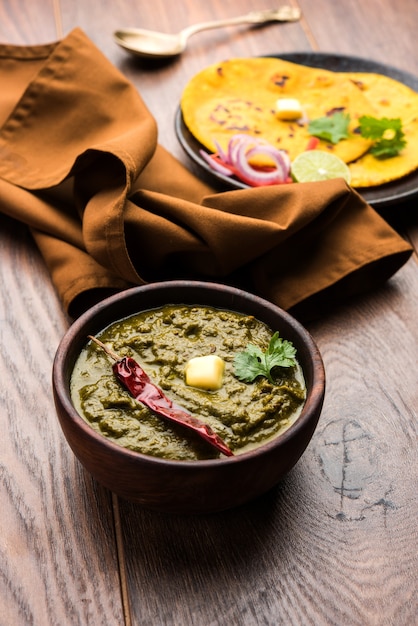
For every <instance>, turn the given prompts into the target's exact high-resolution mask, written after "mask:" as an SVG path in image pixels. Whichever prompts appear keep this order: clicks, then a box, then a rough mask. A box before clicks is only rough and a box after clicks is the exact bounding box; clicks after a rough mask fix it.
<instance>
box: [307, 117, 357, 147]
mask: <svg viewBox="0 0 418 626" xmlns="http://www.w3.org/2000/svg"><path fill="white" fill-rule="evenodd" d="M349 123H350V116H349V114H348V113H342V112H341V111H338V112H337V113H333V115H325V116H324V117H318V118H317V119H315V120H312V121H311V122H310V123H309V126H308V131H309V133H310V134H311V135H313V136H314V137H319V139H325V140H326V141H330V142H331V143H333V144H336V143H338V142H339V141H341V139H347V137H348V125H349Z"/></svg>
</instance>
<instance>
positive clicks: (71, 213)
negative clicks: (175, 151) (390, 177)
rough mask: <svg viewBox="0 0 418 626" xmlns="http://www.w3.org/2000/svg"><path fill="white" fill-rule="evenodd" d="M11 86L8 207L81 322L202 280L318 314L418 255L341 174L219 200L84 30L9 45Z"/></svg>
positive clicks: (4, 64) (4, 123) (3, 111)
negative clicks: (150, 293)
mask: <svg viewBox="0 0 418 626" xmlns="http://www.w3.org/2000/svg"><path fill="white" fill-rule="evenodd" d="M0 81H1V84H2V91H1V96H0V128H1V130H0V211H2V212H3V213H6V214H8V215H9V216H12V217H13V218H15V219H17V220H20V221H22V222H24V223H25V224H27V225H28V226H29V228H30V229H31V232H32V233H33V236H34V238H35V241H36V242H37V245H38V246H39V249H40V251H41V253H42V255H43V257H44V259H45V262H46V264H47V266H48V268H49V270H50V273H51V276H52V279H53V281H54V284H55V286H56V288H57V291H58V294H59V296H60V298H61V300H62V303H63V306H64V307H65V309H66V311H67V312H68V313H69V315H70V316H73V317H74V316H77V315H79V314H80V313H81V312H82V311H83V310H85V308H87V307H88V306H90V305H91V304H93V303H94V302H96V301H97V300H99V299H101V298H103V297H104V296H105V295H107V294H109V293H111V292H113V291H115V290H122V289H126V288H128V287H131V286H133V285H137V284H143V283H145V282H150V281H160V280H167V279H168V280H169V279H174V278H188V279H193V278H197V279H200V280H202V279H203V280H211V281H212V280H215V281H219V282H228V283H231V284H236V285H238V286H241V287H245V288H246V289H248V290H250V291H252V292H255V293H257V294H259V295H261V296H263V297H266V298H268V299H269V300H271V301H273V302H275V303H276V304H278V305H279V306H281V307H283V308H284V309H287V310H291V311H292V312H294V313H295V314H296V315H299V316H300V317H308V316H310V315H312V314H315V312H317V311H318V310H321V309H323V308H324V307H325V306H328V305H329V304H330V303H333V302H335V301H340V300H342V299H344V298H347V297H349V296H351V295H353V294H358V293H361V292H364V291H366V290H368V289H371V288H373V287H375V286H376V285H378V284H381V283H382V282H383V281H385V280H387V279H388V278H389V277H390V276H391V275H392V274H393V273H394V272H396V271H397V270H398V269H399V268H400V267H401V266H402V265H403V264H404V263H405V262H406V260H407V259H408V258H409V256H410V254H411V252H412V249H411V248H410V246H409V245H408V244H407V243H406V241H404V240H403V239H402V238H401V237H400V236H399V235H398V234H397V233H396V232H395V231H394V230H393V229H392V228H391V227H390V226H389V225H388V224H387V223H386V222H385V221H384V220H383V219H382V218H381V217H380V216H379V215H378V214H377V213H376V212H375V211H374V210H373V209H372V208H371V207H370V206H368V205H367V204H366V203H365V202H364V200H363V199H362V198H361V196H360V195H359V194H357V193H356V192H355V191H354V190H353V189H351V188H350V187H348V186H347V185H346V184H345V182H344V181H343V180H341V179H336V180H331V181H325V182H321V183H305V184H293V185H277V186H271V187H265V188H257V189H245V190H234V191H225V192H216V191H215V189H213V188H211V187H210V186H209V185H208V184H206V183H204V182H202V181H201V180H199V179H198V178H197V177H195V176H194V175H193V174H191V173H190V172H189V171H188V170H187V169H186V168H185V167H184V166H183V165H182V164H181V163H180V162H179V161H177V160H176V159H175V158H174V157H173V156H172V155H170V154H169V153H168V152H167V151H166V150H165V149H164V148H163V147H162V146H161V145H159V144H158V142H157V127H156V123H155V120H154V118H153V116H152V114H151V113H150V111H149V110H148V109H147V108H146V106H145V104H144V102H143V101H142V99H141V97H140V95H139V94H138V93H137V91H136V89H135V88H134V86H133V85H132V84H131V83H130V82H129V81H128V80H127V79H126V78H125V77H124V76H123V75H122V74H121V73H120V72H119V71H118V70H117V69H116V68H115V67H114V66H113V65H112V64H111V63H110V62H109V61H108V60H107V59H106V58H105V57H104V56H103V54H102V53H101V52H100V51H99V50H98V49H97V48H96V47H95V46H94V44H93V43H92V42H91V41H90V40H89V39H88V37H87V36H86V35H85V34H84V33H83V32H82V31H81V30H80V29H75V30H74V31H72V32H71V33H69V35H67V36H66V37H65V38H64V39H63V40H62V41H60V42H57V43H53V44H47V45H39V46H9V45H3V46H0ZM155 88H156V89H158V83H156V86H155Z"/></svg>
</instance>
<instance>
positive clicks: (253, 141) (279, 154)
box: [200, 134, 291, 187]
mask: <svg viewBox="0 0 418 626" xmlns="http://www.w3.org/2000/svg"><path fill="white" fill-rule="evenodd" d="M214 143H215V147H216V150H217V152H216V153H214V154H208V153H207V152H204V151H203V150H201V151H200V154H201V155H202V157H203V158H204V159H205V161H206V162H207V163H208V164H209V165H210V167H211V168H212V169H213V170H214V171H216V172H218V173H220V174H223V175H224V176H232V175H234V176H236V177H237V178H239V179H241V180H242V181H243V182H244V183H246V184H247V185H250V186H253V187H258V186H263V185H275V184H281V183H288V182H291V178H290V165H291V164H290V159H289V156H288V154H287V152H285V151H284V150H278V149H277V148H275V147H274V146H272V145H271V144H269V143H268V142H267V141H265V140H263V139H258V138H256V137H251V136H250V135H244V134H238V135H233V136H232V137H231V138H230V140H229V142H228V146H227V150H226V151H225V150H223V149H222V148H221V146H220V145H219V143H218V142H217V141H215V142H214ZM254 156H266V157H268V158H269V160H270V161H272V166H270V165H269V166H268V167H254V166H253V165H252V164H251V163H250V160H251V159H252V158H253V157H254Z"/></svg>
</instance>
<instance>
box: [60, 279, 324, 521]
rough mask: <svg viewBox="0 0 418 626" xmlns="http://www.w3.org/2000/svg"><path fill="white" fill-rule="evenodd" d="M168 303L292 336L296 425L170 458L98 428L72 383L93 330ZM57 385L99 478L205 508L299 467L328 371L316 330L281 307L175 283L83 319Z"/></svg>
mask: <svg viewBox="0 0 418 626" xmlns="http://www.w3.org/2000/svg"><path fill="white" fill-rule="evenodd" d="M165 304H201V305H207V306H214V307H218V308H221V309H229V310H233V311H237V312H241V313H245V314H249V315H254V316H255V317H256V318H258V319H259V320H261V321H263V322H265V323H266V324H268V326H270V328H271V329H272V330H278V331H279V332H280V335H281V336H282V337H284V338H285V339H288V340H290V341H292V342H293V344H294V345H295V347H296V349H297V357H298V360H299V363H300V365H301V366H302V369H303V372H304V375H305V380H306V385H307V392H308V393H307V400H306V403H305V406H304V408H303V411H302V413H301V415H300V416H299V417H298V419H297V420H296V421H295V423H294V424H293V425H292V426H291V427H290V428H289V429H288V430H286V431H285V432H284V433H283V434H281V435H279V436H277V437H276V438H275V439H274V440H272V441H270V442H269V443H266V444H265V445H263V446H260V447H259V448H256V449H254V450H251V451H249V452H246V453H244V454H241V455H237V456H233V457H223V458H221V459H215V460H209V461H171V460H165V459H159V458H155V457H151V456H147V455H144V454H139V453H137V452H132V451H130V450H127V449H125V448H122V447H120V446H118V445H116V444H114V443H112V442H111V441H109V440H108V439H106V438H105V437H103V436H102V435H100V434H98V433H97V432H95V431H94V430H93V429H92V428H91V427H90V426H89V425H88V424H87V423H86V422H85V421H84V420H83V419H82V418H81V417H80V415H79V414H78V413H77V411H76V410H75V409H74V407H73V405H72V402H71V398H70V389H69V386H70V377H71V373H72V370H73V367H74V364H75V361H76V359H77V357H78V355H79V353H80V351H81V350H82V348H83V347H84V346H85V344H86V341H87V335H89V334H91V335H94V334H96V333H98V332H99V331H101V330H102V329H103V328H104V327H106V326H108V325H109V324H111V323H112V322H114V321H116V320H119V319H122V318H124V317H126V316H128V315H132V314H134V313H138V312H140V311H144V310H147V309H152V308H156V307H159V306H163V305H165ZM53 391H54V399H55V405H56V410H57V414H58V418H59V421H60V424H61V427H62V430H63V432H64V435H65V437H66V438H67V441H68V443H69V445H70V447H71V449H72V450H73V452H74V454H75V455H76V457H77V458H78V459H79V461H80V462H81V463H82V465H83V466H84V467H85V468H86V469H87V471H88V472H90V473H91V474H92V475H93V476H94V477H95V478H96V480H97V481H98V482H100V483H101V484H102V485H104V486H105V487H107V488H108V489H110V490H111V491H113V492H114V493H116V494H117V495H119V496H121V497H122V498H125V499H128V500H131V501H133V502H137V503H139V504H141V505H143V506H145V507H148V508H151V509H154V510H158V511H165V512H172V513H187V514H195V513H196V514H197V513H199V514H200V513H209V512H215V511H221V510H224V509H228V508H232V507H235V506H238V505H240V504H243V503H245V502H247V501H249V500H251V499H253V498H255V497H257V496H259V495H261V494H263V493H265V492H266V491H268V490H269V489H271V488H272V487H273V486H274V485H276V484H277V483H278V482H279V481H280V479H281V478H282V477H283V476H284V475H285V474H286V473H287V472H288V471H289V470H290V469H291V468H292V467H293V466H294V465H295V463H296V462H297V461H298V459H299V458H300V456H301V455H302V453H303V452H304V450H305V449H306V447H307V445H308V443H309V441H310V439H311V437H312V435H313V433H314V430H315V428H316V425H317V422H318V419H319V415H320V412H321V409H322V404H323V399H324V393H325V374H324V367H323V363H322V359H321V356H320V353H319V351H318V348H317V347H316V345H315V343H314V341H313V340H312V337H311V336H310V334H309V333H308V332H307V331H306V330H305V329H304V328H303V326H301V325H300V323H299V322H298V321H296V320H295V319H294V318H293V317H291V316H290V315H289V314H287V313H286V312H284V311H283V310H281V309H280V308H278V307H277V306H274V305H273V304H271V303H269V302H267V301H266V300H263V299H261V298H259V297H257V296H254V295H251V294H249V293H247V292H245V291H242V290H239V289H235V288H232V287H227V286H225V285H218V284H213V283H205V282H196V281H170V282H164V283H153V284H150V285H146V286H142V287H135V288H133V289H129V290H127V291H124V292H122V293H119V294H117V295H115V296H112V297H110V298H107V299H106V300H104V301H103V302H101V303H99V304H97V305H96V306H94V307H92V308H91V309H89V310H88V311H87V312H86V313H84V314H83V315H82V316H81V317H80V318H78V319H77V320H76V321H75V322H74V323H73V325H72V326H71V327H70V328H69V330H68V331H67V333H66V334H65V336H64V337H63V339H62V341H61V343H60V345H59V347H58V350H57V353H56V356H55V360H54V367H53Z"/></svg>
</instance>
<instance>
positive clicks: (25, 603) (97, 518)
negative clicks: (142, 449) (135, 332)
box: [0, 215, 123, 626]
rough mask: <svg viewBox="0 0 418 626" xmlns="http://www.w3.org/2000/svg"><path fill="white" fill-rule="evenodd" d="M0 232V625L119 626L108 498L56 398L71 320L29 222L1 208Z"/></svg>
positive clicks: (115, 571) (118, 589)
mask: <svg viewBox="0 0 418 626" xmlns="http://www.w3.org/2000/svg"><path fill="white" fill-rule="evenodd" d="M0 239H1V257H2V258H1V264H0V285H1V289H0V345H1V354H0V371H1V395H0V428H1V433H2V437H1V440H0V471H1V483H0V510H1V518H0V519H1V521H0V525H1V532H0V571H1V580H2V584H1V585H0V624H2V626H3V625H4V626H15V625H16V626H21V625H22V626H23V625H26V624H40V625H41V624H42V625H43V624H90V623H92V624H99V623H101V620H102V616H103V615H107V616H108V617H109V622H110V623H115V624H119V623H122V620H123V613H122V604H121V597H120V580H119V570H118V560H117V550H116V544H115V539H114V524H113V514H112V506H111V499H110V495H109V493H107V492H106V491H105V490H103V489H101V488H99V487H98V486H97V485H96V484H95V483H94V482H93V481H92V479H91V478H90V477H89V476H88V475H86V474H85V473H84V471H83V470H82V468H81V466H80V465H79V464H78V462H77V461H76V460H75V458H74V457H73V455H72V454H70V453H69V452H70V451H69V449H68V446H67V443H66V441H65V440H64V437H63V435H62V433H61V430H60V427H59V425H58V421H57V419H56V415H55V409H54V404H53V399H52V391H51V383H50V378H51V366H52V360H53V357H54V352H55V349H56V347H57V345H58V342H59V339H60V337H61V336H62V334H63V333H64V331H65V329H66V327H67V325H68V321H67V320H66V318H65V316H64V314H63V313H62V312H61V309H60V305H59V303H58V300H57V297H56V295H55V292H54V290H53V288H52V286H51V284H50V281H49V277H48V275H47V271H46V268H45V266H44V265H43V262H42V260H41V259H40V257H39V254H38V252H37V250H36V249H35V246H34V244H33V241H32V239H31V237H30V235H29V232H28V231H27V230H26V228H24V227H23V226H21V225H20V224H17V223H16V222H13V221H12V220H9V219H7V218H6V217H4V216H2V215H0Z"/></svg>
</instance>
